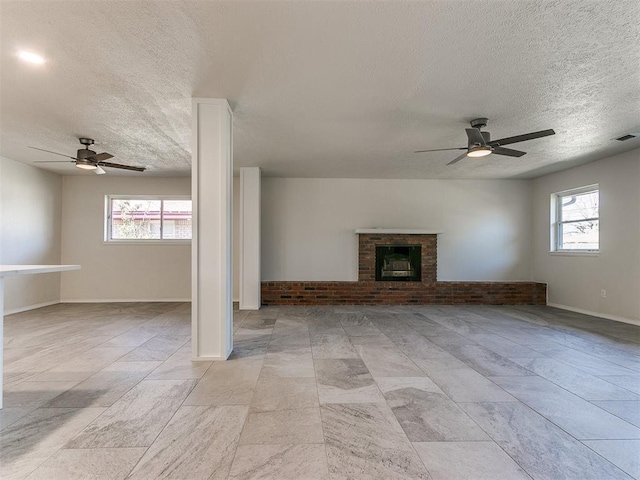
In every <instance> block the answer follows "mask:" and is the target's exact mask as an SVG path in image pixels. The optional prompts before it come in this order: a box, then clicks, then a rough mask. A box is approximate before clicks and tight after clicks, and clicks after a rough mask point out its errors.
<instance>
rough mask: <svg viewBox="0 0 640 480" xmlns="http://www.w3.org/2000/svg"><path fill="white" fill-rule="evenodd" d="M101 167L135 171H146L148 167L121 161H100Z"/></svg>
mask: <svg viewBox="0 0 640 480" xmlns="http://www.w3.org/2000/svg"><path fill="white" fill-rule="evenodd" d="M98 165H99V166H100V167H108V168H119V169H121V170H132V171H134V172H144V171H145V170H146V167H133V166H131V165H122V164H120V163H109V162H98Z"/></svg>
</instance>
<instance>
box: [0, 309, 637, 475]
mask: <svg viewBox="0 0 640 480" xmlns="http://www.w3.org/2000/svg"><path fill="white" fill-rule="evenodd" d="M234 329H235V349H234V353H233V355H232V357H231V359H230V360H229V361H227V362H216V363H211V362H202V363H192V362H191V361H190V346H189V345H190V343H189V335H190V324H189V305H188V304H167V303H146V304H86V305H78V304H73V305H56V306H51V307H47V308H43V309H39V310H33V311H30V312H25V313H21V314H16V315H11V316H8V317H7V318H6V326H5V362H6V363H5V382H6V384H5V385H6V387H5V393H4V395H5V409H4V410H3V411H1V413H0V422H1V423H0V429H1V430H0V478H2V479H3V480H8V479H22V478H28V479H47V480H55V479H61V480H73V479H83V480H84V479H124V478H135V479H156V478H175V479H189V480H196V479H234V480H238V479H257V478H260V479H277V480H281V479H282V480H286V479H298V480H307V479H308V480H312V479H335V480H337V479H385V480H386V479H394V480H395V479H398V480H400V479H429V478H431V479H434V480H444V479H447V480H459V479H472V480H481V479H489V480H510V479H513V480H516V479H531V478H534V479H551V480H555V479H558V480H559V479H570V480H588V479H593V480H608V479H629V478H640V345H639V344H640V327H635V326H631V325H627V324H623V323H617V322H612V321H607V320H602V319H598V318H594V317H588V316H585V315H580V314H576V313H571V312H566V311H561V310H556V309H552V308H547V307H529V306H520V307H490V306H473V307H471V306H468V307H467V306H459V307H453V306H438V307H435V306H424V307H388V308H382V307H380V308H377V307H325V308H303V307H286V308H285V307H281V308H276V307H270V308H264V309H262V310H260V311H257V312H235V319H234Z"/></svg>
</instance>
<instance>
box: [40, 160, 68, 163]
mask: <svg viewBox="0 0 640 480" xmlns="http://www.w3.org/2000/svg"><path fill="white" fill-rule="evenodd" d="M33 163H76V161H75V160H46V161H36V162H33Z"/></svg>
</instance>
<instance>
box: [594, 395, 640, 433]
mask: <svg viewBox="0 0 640 480" xmlns="http://www.w3.org/2000/svg"><path fill="white" fill-rule="evenodd" d="M591 403H593V404H594V405H597V406H599V407H600V408H602V409H603V410H606V411H607V412H609V413H612V414H614V415H615V416H616V417H618V418H621V419H623V420H624V421H626V422H629V423H631V424H633V425H635V426H636V427H640V401H637V402H625V401H597V402H591Z"/></svg>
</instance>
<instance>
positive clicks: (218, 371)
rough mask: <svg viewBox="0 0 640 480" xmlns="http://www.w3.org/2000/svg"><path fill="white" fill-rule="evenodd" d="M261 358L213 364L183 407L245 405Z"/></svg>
mask: <svg viewBox="0 0 640 480" xmlns="http://www.w3.org/2000/svg"><path fill="white" fill-rule="evenodd" d="M263 361H264V360H263V357H247V358H242V359H234V360H227V361H226V362H214V364H213V365H212V366H211V367H209V370H207V373H205V375H204V376H203V377H202V378H201V379H200V381H199V382H198V383H197V385H196V386H195V387H194V389H193V391H192V392H191V393H190V394H189V396H188V397H187V399H186V400H185V402H184V404H185V405H249V404H250V403H251V400H252V399H253V393H254V391H255V388H256V383H257V382H258V376H259V375H260V370H261V369H262V364H263Z"/></svg>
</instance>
